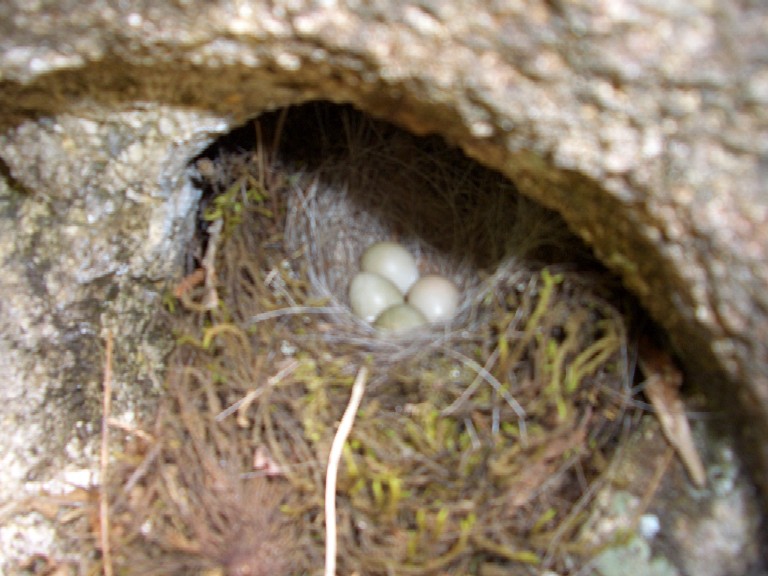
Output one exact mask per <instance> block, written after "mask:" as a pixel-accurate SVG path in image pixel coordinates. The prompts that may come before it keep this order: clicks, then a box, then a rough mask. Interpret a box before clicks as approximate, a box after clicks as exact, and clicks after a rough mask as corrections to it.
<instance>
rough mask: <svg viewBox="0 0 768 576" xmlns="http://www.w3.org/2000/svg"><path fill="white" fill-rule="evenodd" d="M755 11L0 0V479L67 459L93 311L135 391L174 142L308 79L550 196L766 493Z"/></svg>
mask: <svg viewBox="0 0 768 576" xmlns="http://www.w3.org/2000/svg"><path fill="white" fill-rule="evenodd" d="M766 29H768V6H766V4H765V3H764V2H760V1H747V2H741V3H713V2H709V1H705V0H694V1H692V2H679V1H672V2H669V1H665V2H657V1H655V0H649V1H646V2H640V1H637V0H633V1H628V2H624V3H595V2H590V1H588V0H579V1H575V2H560V1H545V0H540V1H534V2H506V3H495V2H490V1H488V2H477V1H469V0H455V1H453V2H433V1H431V0H424V1H420V2H414V3H410V4H405V5H404V4H402V3H400V2H393V1H391V0H376V1H373V2H365V3H362V2H356V1H351V2H348V3H340V2H337V1H336V0H316V1H314V2H313V1H301V0H277V1H275V2H247V1H228V0H220V1H212V2H210V1H207V2H202V1H193V0H164V1H159V2H151V3H150V2H140V3H126V4H120V3H112V2H107V1H106V0H86V1H82V0H78V1H74V0H65V1H60V0H56V1H52V0H39V1H36V2H25V1H22V0H9V1H6V2H4V3H3V5H2V6H0V175H2V178H0V218H1V219H2V223H1V224H0V260H1V261H2V264H1V265H2V271H3V274H2V279H0V351H1V352H0V354H2V359H3V365H4V367H5V368H6V370H5V378H4V379H3V384H2V385H1V386H0V400H2V402H0V404H1V405H0V425H1V426H2V429H0V434H2V436H3V437H4V438H8V439H9V440H8V441H7V442H4V443H3V446H2V448H0V463H1V464H2V476H3V478H2V482H0V498H1V499H3V500H4V499H6V498H8V497H10V496H11V495H14V494H18V490H19V489H21V487H23V486H25V485H26V484H25V483H26V482H28V481H29V480H34V479H36V478H38V477H39V478H45V477H48V476H50V472H51V470H54V469H57V468H59V469H63V468H65V467H67V466H74V467H77V466H82V467H85V468H87V467H88V464H89V463H90V462H92V454H90V453H89V448H88V447H89V446H91V443H92V441H93V433H94V429H93V428H94V426H95V425H94V423H95V422H97V421H98V415H99V413H100V410H99V402H100V378H101V376H100V374H101V363H102V352H101V342H102V336H103V333H104V330H105V329H106V328H108V329H110V330H112V332H113V333H114V334H115V335H116V336H118V354H122V355H124V358H127V359H130V361H126V362H122V363H121V365H122V366H124V367H125V366H128V368H124V373H119V374H117V376H116V378H117V380H116V395H117V400H116V402H117V404H116V406H117V408H118V410H119V411H120V412H121V413H122V414H125V415H129V414H131V413H134V414H135V413H136V412H135V411H137V410H141V407H142V406H144V405H145V404H146V403H147V402H151V401H150V400H149V398H151V396H152V394H153V393H154V391H155V384H153V383H152V375H153V374H154V373H155V371H156V370H157V369H158V368H159V366H160V364H161V357H162V353H161V352H162V350H163V344H162V342H163V341H165V343H166V345H167V344H168V340H167V335H166V339H165V340H163V339H162V338H158V333H156V332H157V331H160V336H162V331H161V330H160V329H157V328H155V330H156V332H155V333H153V332H152V329H153V319H152V317H151V313H150V311H151V306H150V304H151V303H152V302H153V301H155V300H156V299H157V298H158V293H159V282H161V281H162V280H163V279H167V278H169V277H172V276H173V275H174V274H176V273H177V272H178V271H179V265H180V250H181V246H183V245H184V242H185V240H186V239H187V238H188V237H189V234H190V232H191V228H190V222H191V218H192V216H193V208H194V206H195V202H196V196H195V194H196V192H195V191H194V189H193V188H191V187H190V186H189V184H188V183H187V181H186V179H185V171H184V170H185V166H186V164H187V162H188V161H189V159H190V158H192V157H193V156H194V155H195V154H196V153H197V152H198V151H200V150H201V149H202V147H204V146H205V145H206V144H207V143H209V142H210V141H212V139H213V138H214V137H215V136H216V135H217V134H220V133H223V132H226V131H228V130H229V129H231V128H233V127H234V126H236V125H238V124H239V123H242V122H243V121H245V120H246V119H247V118H250V117H253V116H255V115H258V114H259V113H261V112H263V111H265V110H269V109H274V108H276V107H280V106H285V105H288V104H291V103H297V102H304V101H307V100H309V99H315V98H323V99H328V100H332V101H345V102H351V103H354V104H355V105H356V106H358V107H359V108H361V109H362V110H364V111H366V112H368V113H370V114H372V115H375V116H380V117H383V118H385V119H387V120H389V121H392V122H395V123H398V124H400V125H402V126H403V127H405V128H407V129H408V130H410V131H412V132H416V133H425V132H436V133H439V134H441V135H442V136H444V137H445V138H446V139H447V140H448V141H450V142H452V143H456V144H458V145H460V146H461V147H462V148H463V149H464V150H465V151H466V152H467V153H469V154H470V155H472V156H473V157H475V158H477V159H478V160H479V161H481V162H483V163H484V164H487V165H489V166H492V167H495V168H497V169H499V170H500V171H502V172H503V173H505V174H506V175H508V176H509V177H510V178H512V179H513V180H514V181H515V182H516V184H517V186H518V187H519V188H520V189H521V191H523V192H524V193H525V194H528V195H530V196H532V197H534V198H536V199H538V200H539V201H541V202H542V203H544V204H546V205H548V206H550V207H553V208H555V209H556V210H558V211H559V212H560V213H562V214H563V216H564V217H565V218H566V220H567V221H568V222H569V224H570V225H571V226H572V227H573V229H574V230H576V231H577V232H578V233H579V234H580V235H581V236H582V237H583V238H585V239H586V240H587V241H588V242H589V243H590V244H591V245H592V246H593V247H594V249H595V251H596V253H597V254H598V255H599V256H600V258H601V259H602V260H603V261H604V262H605V263H606V264H607V265H608V266H610V267H611V268H612V269H613V270H615V271H616V272H617V273H618V274H620V275H621V277H622V278H623V280H624V282H625V283H626V285H627V286H628V287H629V288H630V289H631V290H632V291H633V292H634V293H635V294H636V295H637V296H638V297H639V299H640V300H641V301H642V303H643V305H644V306H645V307H646V308H647V309H648V310H649V311H650V312H651V314H652V315H653V316H654V317H655V318H656V319H657V320H658V321H659V322H660V323H661V324H662V325H663V327H664V328H665V330H666V331H667V332H668V334H669V336H670V338H671V340H672V342H673V344H674V345H675V346H676V348H677V349H678V351H679V353H680V355H681V358H682V359H683V360H684V361H685V362H686V363H687V368H688V370H689V374H688V376H689V381H690V382H691V383H692V384H693V385H694V386H697V387H701V388H702V389H704V390H705V391H706V392H707V394H708V395H709V397H710V398H711V399H712V401H713V402H714V403H715V404H716V405H718V406H721V407H722V408H723V409H724V410H726V411H729V412H730V414H731V417H732V420H733V422H741V423H746V425H743V426H740V427H739V430H738V431H739V432H740V433H741V434H742V439H743V442H742V445H743V446H744V447H745V448H744V450H743V452H742V453H743V455H744V456H745V457H747V459H749V460H750V461H751V463H752V465H753V469H754V470H755V471H756V472H757V473H756V475H755V477H756V478H757V481H758V482H759V483H760V486H761V488H762V491H763V494H768V442H766V441H765V438H768V266H766V261H767V260H768V258H767V257H766V250H767V249H768V193H767V192H768V191H767V190H766V184H765V183H766V181H768V45H767V44H766V42H765V39H764V31H765V30H766ZM126 417H127V416H126Z"/></svg>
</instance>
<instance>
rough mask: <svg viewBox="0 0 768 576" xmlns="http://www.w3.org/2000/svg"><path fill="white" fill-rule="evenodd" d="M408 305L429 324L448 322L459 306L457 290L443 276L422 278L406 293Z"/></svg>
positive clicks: (434, 275) (454, 285)
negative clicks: (419, 313)
mask: <svg viewBox="0 0 768 576" xmlns="http://www.w3.org/2000/svg"><path fill="white" fill-rule="evenodd" d="M408 303H409V304H410V305H411V306H413V307H414V308H416V309H417V310H419V311H420V312H421V313H422V314H424V316H426V318H427V320H429V321H430V322H442V321H444V320H450V319H451V318H453V315H454V314H455V313H456V308H457V307H458V305H459V289H458V288H457V287H456V284H454V283H453V282H451V281H450V280H448V278H445V277H443V276H438V275H436V274H433V275H429V276H424V277H422V278H419V280H418V281H417V282H416V283H415V284H414V285H413V286H412V287H411V290H410V292H408Z"/></svg>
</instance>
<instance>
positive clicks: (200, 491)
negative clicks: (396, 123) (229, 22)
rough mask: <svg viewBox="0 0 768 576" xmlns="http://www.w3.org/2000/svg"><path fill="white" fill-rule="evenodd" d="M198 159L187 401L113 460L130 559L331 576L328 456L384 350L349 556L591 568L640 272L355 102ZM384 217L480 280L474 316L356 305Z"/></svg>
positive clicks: (413, 567) (276, 117) (509, 567)
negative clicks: (591, 533)
mask: <svg viewBox="0 0 768 576" xmlns="http://www.w3.org/2000/svg"><path fill="white" fill-rule="evenodd" d="M191 170H192V172H193V173H194V177H195V178H196V179H197V181H198V183H199V185H200V187H201V189H202V190H203V191H204V195H203V198H202V200H201V208H200V215H199V226H198V233H197V235H196V237H195V240H194V243H193V245H192V246H191V248H190V253H189V261H188V270H187V272H188V275H187V276H186V277H185V278H184V279H183V280H181V281H180V282H179V283H178V284H177V285H176V286H175V287H173V293H172V294H171V293H169V296H168V298H167V299H166V305H167V307H168V313H167V316H168V318H169V322H170V323H171V326H172V327H173V330H174V331H175V334H176V337H177V341H178V345H177V347H176V350H175V352H174V353H173V355H172V357H171V359H170V364H169V370H168V379H167V383H166V386H167V391H168V394H167V398H166V400H165V401H164V403H163V406H162V409H161V410H160V412H159V414H158V416H157V421H156V422H154V423H153V424H152V426H151V434H150V435H148V439H147V438H145V439H144V440H141V439H134V440H133V441H132V442H133V445H132V446H133V447H132V448H130V447H126V448H125V451H126V454H129V453H130V454H132V456H131V457H130V458H125V462H124V463H123V464H122V465H121V467H119V469H118V470H116V471H115V473H114V474H113V478H114V480H113V481H114V483H115V491H116V493H117V494H118V495H119V497H117V496H116V497H115V501H114V502H113V503H112V505H113V508H114V510H115V512H114V516H115V519H114V521H113V523H114V524H115V526H116V527H117V528H115V530H116V534H118V536H116V537H115V540H116V542H115V545H114V547H115V550H116V552H115V556H116V560H115V561H116V562H118V564H119V563H120V562H122V563H123V564H122V566H123V568H124V570H125V573H136V572H132V571H133V570H135V571H138V572H140V573H142V574H149V573H153V571H154V572H155V573H163V574H168V573H178V574H188V573H194V572H195V570H197V571H198V572H199V573H203V572H205V573H207V574H213V573H219V574H233V575H261V574H273V575H281V574H285V575H288V574H321V573H322V563H323V555H324V551H323V547H324V542H325V533H324V530H325V525H324V512H323V505H324V496H323V495H324V482H325V470H326V466H327V460H328V454H329V450H330V446H331V442H332V440H333V437H334V434H335V432H336V428H337V426H338V422H339V420H340V418H341V415H342V413H343V411H344V409H345V407H346V404H347V401H348V399H349V395H350V388H351V385H352V382H353V380H354V379H355V375H356V374H357V372H358V370H359V369H360V368H361V367H363V366H365V367H367V369H368V373H369V378H368V383H367V389H366V392H365V396H364V399H363V402H362V405H361V407H360V409H359V412H358V414H357V419H356V421H355V424H354V427H353V429H352V432H351V435H350V437H349V440H348V442H347V444H346V446H345V449H344V452H343V457H342V465H341V469H340V473H339V478H338V498H337V506H338V509H337V517H338V541H339V551H338V571H339V573H341V574H360V575H376V574H382V575H383V574H398V575H408V574H413V575H421V574H443V573H451V574H485V575H488V574H503V573H510V571H512V572H514V573H517V574H524V573H531V574H534V573H538V572H539V571H540V570H542V569H544V568H550V569H556V570H559V571H561V573H563V574H564V573H567V572H568V571H569V570H571V569H573V567H574V566H575V565H577V564H578V558H579V557H580V554H582V553H585V552H586V551H585V550H584V549H583V547H581V546H580V538H581V535H580V534H581V533H580V526H581V524H580V523H581V521H582V520H583V515H582V511H583V509H584V503H585V501H588V499H589V497H590V496H589V495H590V494H591V493H592V484H593V483H594V482H595V481H597V480H598V479H599V478H600V477H601V475H602V474H603V472H604V471H605V469H606V467H607V466H608V462H609V461H610V456H611V453H612V450H613V446H614V445H615V444H616V438H617V435H618V434H619V431H620V430H621V422H622V416H623V414H625V412H626V410H627V407H628V401H627V400H628V396H629V392H628V388H629V382H630V378H629V373H630V370H629V366H628V359H627V356H628V355H627V327H626V321H625V315H624V313H623V306H624V301H623V299H622V296H621V294H620V291H618V290H617V287H616V285H615V283H614V281H613V280H612V279H611V278H610V276H609V275H608V274H606V273H605V272H604V271H603V270H602V269H601V268H600V267H599V266H598V265H597V264H596V263H595V262H594V260H593V259H592V257H591V256H590V254H589V251H588V250H587V249H586V248H584V247H583V245H582V244H581V243H580V242H579V241H578V240H577V239H576V238H575V237H574V236H573V235H572V234H571V233H570V232H569V231H568V229H567V227H566V226H565V225H564V224H563V222H562V220H561V219H560V218H559V217H558V216H557V215H555V214H553V213H552V212H550V211H548V210H546V209H544V208H543V207H541V206H539V205H537V204H535V203H533V202H532V201H530V200H527V199H526V198H524V197H521V196H520V195H519V194H518V193H517V191H516V190H515V187H514V184H513V183H512V182H510V181H509V180H507V179H505V178H504V177H502V176H501V175H499V174H498V173H495V172H493V171H491V170H488V169H485V168H483V167H481V166H479V165H477V164H476V163H474V162H472V161H471V160H469V159H467V158H466V157H465V156H464V155H463V154H462V153H461V152H460V151H459V150H457V149H454V148H451V147H449V146H448V145H446V144H445V143H444V142H443V141H442V140H440V139H437V138H419V137H415V136H412V135H409V134H406V133H404V132H402V131H401V130H399V129H397V128H395V127H392V126H390V125H387V124H384V123H381V122H377V121H374V120H371V119H368V118H366V117H364V116H363V115H361V114H360V113H358V112H356V111H354V110H353V109H351V108H347V107H336V106H330V105H310V106H305V107H301V108H297V109H290V110H287V111H282V112H281V113H275V114H272V115H269V116H265V117H262V118H261V119H259V120H257V121H254V122H252V123H249V124H248V125H247V126H245V127H243V128H242V129H241V130H240V131H239V132H238V133H237V134H235V135H233V136H232V137H231V138H230V139H229V140H224V141H222V142H221V143H219V144H218V145H217V146H216V147H214V148H212V149H211V150H209V151H208V152H206V153H205V154H204V155H203V156H202V157H200V158H199V159H197V161H196V163H195V165H194V166H193V167H192V168H191ZM381 240H395V241H398V242H400V243H402V244H403V245H405V246H406V247H407V248H408V249H409V250H410V251H411V252H412V254H414V255H415V257H416V258H417V261H418V264H419V268H420V271H421V273H422V274H426V273H432V272H438V273H441V274H443V275H446V276H448V277H450V278H451V279H452V280H453V281H454V282H455V283H456V284H457V286H459V288H460V290H461V304H460V307H459V310H458V313H457V315H456V317H455V318H454V319H453V320H452V321H450V322H448V323H445V324H441V325H439V326H431V327H427V328H423V329H418V330H414V331H412V332H409V333H406V334H403V335H399V336H394V335H392V334H388V333H380V332H377V331H376V330H375V329H374V328H372V327H371V326H369V325H368V324H366V323H365V322H363V321H362V320H360V319H358V318H356V317H355V316H354V315H353V314H352V312H351V311H350V310H349V307H348V298H347V289H348V285H349V282H350V280H351V278H352V277H353V276H354V274H355V273H356V272H357V271H358V269H359V258H360V255H361V253H362V252H363V251H364V250H365V249H366V248H367V247H368V246H370V245H371V244H373V243H375V242H377V241H381ZM148 429H149V428H148ZM129 448H130V449H129ZM150 461H151V463H150V464H148V463H147V462H150ZM118 486H119V488H118Z"/></svg>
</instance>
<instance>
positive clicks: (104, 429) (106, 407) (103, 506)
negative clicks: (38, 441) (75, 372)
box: [99, 331, 114, 576]
mask: <svg viewBox="0 0 768 576" xmlns="http://www.w3.org/2000/svg"><path fill="white" fill-rule="evenodd" d="M106 340H107V342H106V354H105V358H104V380H103V384H102V388H103V393H104V404H103V408H102V414H101V462H100V466H99V474H100V476H101V489H100V490H99V523H100V525H101V533H100V535H99V536H100V541H101V555H102V559H103V563H104V566H103V572H104V576H112V574H113V573H114V571H113V569H112V553H111V550H110V548H109V500H108V495H107V471H108V470H107V467H108V464H109V419H110V418H109V416H110V412H111V410H112V347H113V345H114V343H113V338H112V332H109V331H108V332H107V336H106Z"/></svg>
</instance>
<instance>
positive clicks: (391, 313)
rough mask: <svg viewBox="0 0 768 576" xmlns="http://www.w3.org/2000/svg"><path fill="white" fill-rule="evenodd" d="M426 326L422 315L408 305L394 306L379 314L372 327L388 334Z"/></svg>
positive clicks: (425, 320)
mask: <svg viewBox="0 0 768 576" xmlns="http://www.w3.org/2000/svg"><path fill="white" fill-rule="evenodd" d="M425 324H427V319H426V318H425V317H424V314H422V313H421V312H419V311H418V310H416V308H414V307H413V306H409V305H408V304H395V305H394V306H390V307H389V308H387V309H386V310H384V312H382V313H381V314H379V317H378V318H376V322H374V323H373V325H374V326H375V327H376V328H379V329H380V330H386V331H388V332H406V331H408V330H413V329H414V328H418V327H419V326H424V325H425Z"/></svg>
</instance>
